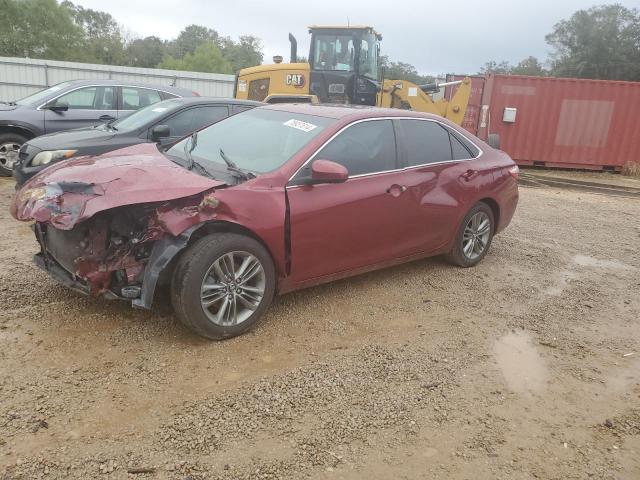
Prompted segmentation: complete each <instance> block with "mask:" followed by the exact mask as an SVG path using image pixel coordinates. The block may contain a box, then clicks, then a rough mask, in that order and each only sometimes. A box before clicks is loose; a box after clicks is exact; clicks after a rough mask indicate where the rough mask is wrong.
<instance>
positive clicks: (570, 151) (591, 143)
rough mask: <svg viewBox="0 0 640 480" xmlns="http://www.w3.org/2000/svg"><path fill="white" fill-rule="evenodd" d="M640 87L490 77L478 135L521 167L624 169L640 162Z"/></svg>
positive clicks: (607, 82)
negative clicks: (494, 140)
mask: <svg viewBox="0 0 640 480" xmlns="http://www.w3.org/2000/svg"><path fill="white" fill-rule="evenodd" d="M639 113H640V82H619V81H605V80H585V79H573V78H550V77H549V78H548V77H527V76H515V75H488V76H487V78H486V82H485V85H484V92H483V95H482V107H481V108H480V118H479V122H478V131H477V134H478V136H479V137H480V138H482V139H486V138H487V137H488V135H489V134H492V133H494V134H498V135H500V142H501V148H502V150H504V151H505V152H507V153H508V154H509V155H510V156H511V157H512V158H513V159H514V160H516V161H517V163H518V164H520V165H535V166H545V167H561V168H581V169H594V170H602V169H605V170H619V169H620V168H621V167H622V166H624V165H625V164H626V163H628V162H640V153H639V152H640V114H639Z"/></svg>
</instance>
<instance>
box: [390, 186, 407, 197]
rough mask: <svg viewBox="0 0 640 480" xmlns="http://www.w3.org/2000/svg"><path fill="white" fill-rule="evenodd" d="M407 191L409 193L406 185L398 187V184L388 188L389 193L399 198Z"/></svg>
mask: <svg viewBox="0 0 640 480" xmlns="http://www.w3.org/2000/svg"><path fill="white" fill-rule="evenodd" d="M406 191H407V187H405V186H404V185H398V184H396V183H394V184H393V185H391V186H390V187H389V188H387V193H388V194H390V195H392V196H394V197H399V196H400V195H401V194H402V193H404V192H406Z"/></svg>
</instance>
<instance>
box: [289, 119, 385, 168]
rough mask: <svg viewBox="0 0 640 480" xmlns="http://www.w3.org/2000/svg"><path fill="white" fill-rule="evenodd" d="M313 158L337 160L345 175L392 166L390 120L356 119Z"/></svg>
mask: <svg viewBox="0 0 640 480" xmlns="http://www.w3.org/2000/svg"><path fill="white" fill-rule="evenodd" d="M315 158H316V159H322V160H331V161H333V162H336V163H339V164H340V165H342V166H344V167H345V168H346V169H347V170H348V171H349V176H354V175H364V174H367V173H376V172H385V171H388V170H395V169H396V168H397V163H396V139H395V133H394V131H393V123H392V122H391V120H371V121H366V122H360V123H356V124H355V125H352V126H351V127H349V128H347V129H346V130H344V131H343V132H342V133H340V134H339V135H338V136H337V137H336V138H334V139H333V140H331V142H329V143H328V144H327V145H326V146H325V147H324V148H322V150H320V151H319V152H318V153H317V155H316V156H315ZM301 173H302V172H301Z"/></svg>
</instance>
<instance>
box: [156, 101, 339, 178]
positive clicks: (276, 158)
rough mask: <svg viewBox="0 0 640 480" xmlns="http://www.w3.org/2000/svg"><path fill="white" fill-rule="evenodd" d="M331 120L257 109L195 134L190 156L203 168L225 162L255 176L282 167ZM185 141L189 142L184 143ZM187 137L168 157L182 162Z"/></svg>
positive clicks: (220, 167)
mask: <svg viewBox="0 0 640 480" xmlns="http://www.w3.org/2000/svg"><path fill="white" fill-rule="evenodd" d="M333 122H335V120H333V119H331V118H325V117H317V116H315V115H306V114H299V113H295V112H294V113H291V112H284V111H279V110H269V109H266V108H265V109H262V108H257V109H253V110H249V111H247V112H242V113H238V114H237V115H233V116H232V117H229V118H226V119H224V120H222V121H220V122H218V123H214V124H213V125H211V126H210V127H208V128H205V129H204V130H201V131H199V132H198V135H197V139H196V142H195V148H193V150H192V152H191V155H192V157H193V159H194V160H195V161H197V162H198V163H200V164H202V165H203V166H204V167H205V168H211V169H225V168H226V163H225V160H224V159H225V158H226V159H227V160H230V161H232V162H233V163H234V164H235V165H236V166H238V167H239V168H241V169H245V170H250V171H252V172H256V173H264V172H270V171H272V170H275V169H277V168H279V167H281V166H282V165H284V164H285V163H286V162H287V161H288V160H289V159H291V157H293V156H294V155H295V154H296V153H297V152H298V151H300V149H302V148H303V147H304V146H305V145H306V144H307V143H309V142H310V141H311V140H313V139H314V138H315V137H316V136H317V135H318V134H320V132H322V131H323V130H324V129H325V128H326V127H327V126H328V125H330V124H331V123H333ZM187 142H189V143H187ZM192 144H193V140H192V139H191V137H187V138H186V139H184V140H182V141H180V142H178V143H177V144H175V145H174V146H173V147H171V148H170V149H169V150H167V152H166V153H167V154H168V155H170V156H174V157H178V158H180V159H183V160H184V159H186V153H185V146H186V147H187V150H188V148H189V147H190V146H192Z"/></svg>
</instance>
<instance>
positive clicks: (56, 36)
mask: <svg viewBox="0 0 640 480" xmlns="http://www.w3.org/2000/svg"><path fill="white" fill-rule="evenodd" d="M0 12H2V13H3V17H4V20H3V21H2V22H0V56H8V57H31V58H42V59H50V60H68V61H75V62H86V63H102V64H109V65H128V66H132V67H147V68H167V69H173V70H191V71H200V72H214V73H235V72H237V71H238V70H240V69H241V68H245V67H250V66H254V65H259V64H260V63H262V60H263V53H262V45H261V42H260V39H258V38H257V37H255V36H252V35H243V36H240V37H239V38H238V39H237V40H234V39H232V38H230V37H227V36H222V35H220V34H219V33H218V32H217V31H216V30H214V29H211V28H208V27H204V26H201V25H189V26H188V27H186V28H184V29H183V30H182V31H181V32H180V34H179V35H178V36H177V37H176V38H174V39H172V40H163V39H160V38H158V37H156V36H148V37H144V38H136V37H135V36H132V35H131V34H128V33H127V32H126V31H125V29H124V28H123V27H122V26H121V25H119V24H118V22H117V21H116V20H115V19H114V18H113V16H111V15H110V14H109V13H107V12H102V11H98V10H93V9H90V8H84V7H82V6H80V5H75V4H74V3H72V2H71V1H69V0H64V1H62V2H60V3H59V2H58V1H56V0H0ZM545 38H546V41H547V43H548V44H549V46H550V47H551V52H550V56H549V58H548V59H546V60H543V61H541V60H539V59H538V58H536V57H533V56H529V57H527V58H525V59H524V60H522V61H521V62H519V63H517V64H515V65H514V64H511V63H510V62H507V61H501V62H496V61H489V62H487V63H485V64H484V66H483V67H482V68H481V70H480V72H479V73H480V74H485V73H504V74H515V75H535V76H547V75H553V76H565V77H578V78H595V79H608V80H636V81H640V12H639V11H638V10H637V9H628V8H625V7H623V6H622V5H619V4H612V5H600V6H596V7H592V8H590V9H588V10H579V11H577V12H575V13H574V14H573V15H572V16H571V17H570V18H569V19H565V20H561V21H560V22H558V23H557V24H556V25H555V26H554V28H553V31H552V32H551V33H549V34H548V35H547V36H546V37H545ZM380 65H381V67H382V68H383V69H384V76H385V77H386V78H396V79H400V80H408V81H411V82H414V83H417V84H421V83H430V82H432V81H433V77H432V76H430V75H422V74H420V73H419V72H418V71H417V70H416V68H415V67H414V66H413V65H411V64H409V63H406V62H401V61H393V60H391V59H390V58H389V57H387V56H386V55H383V56H382V57H381V59H380Z"/></svg>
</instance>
